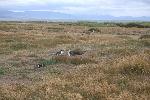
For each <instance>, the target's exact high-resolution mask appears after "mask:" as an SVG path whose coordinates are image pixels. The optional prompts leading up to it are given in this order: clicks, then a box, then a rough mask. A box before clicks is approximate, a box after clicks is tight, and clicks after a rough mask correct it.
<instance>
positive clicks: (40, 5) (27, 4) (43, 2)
mask: <svg viewBox="0 0 150 100" xmlns="http://www.w3.org/2000/svg"><path fill="white" fill-rule="evenodd" d="M1 9H5V10H10V11H14V12H22V11H54V12H61V13H66V14H77V15H87V16H88V15H111V16H115V17H119V16H132V17H142V16H146V17H150V0H0V10H1Z"/></svg>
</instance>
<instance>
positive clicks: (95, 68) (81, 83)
mask: <svg viewBox="0 0 150 100" xmlns="http://www.w3.org/2000/svg"><path fill="white" fill-rule="evenodd" d="M93 30H94V31H93ZM62 49H63V50H65V51H67V50H70V49H71V50H76V49H80V50H83V51H86V52H85V53H84V54H83V55H79V56H67V55H63V56H56V55H52V54H53V53H56V52H57V51H59V50H62ZM37 64H44V66H42V67H40V68H37V67H36V65H37ZM149 99H150V23H148V22H139V23H138V22H137V23H95V22H74V23H73V22H72V23H71V22H0V100H149Z"/></svg>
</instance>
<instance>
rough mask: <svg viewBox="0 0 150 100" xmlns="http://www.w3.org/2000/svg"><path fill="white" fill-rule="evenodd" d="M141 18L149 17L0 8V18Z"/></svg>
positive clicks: (148, 18) (146, 18)
mask: <svg viewBox="0 0 150 100" xmlns="http://www.w3.org/2000/svg"><path fill="white" fill-rule="evenodd" d="M32 19H33V20H58V19H62V20H141V21H150V17H144V16H143V17H131V16H123V17H114V16H110V15H71V14H65V13H59V12H50V11H24V12H13V11H7V10H0V20H32Z"/></svg>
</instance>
